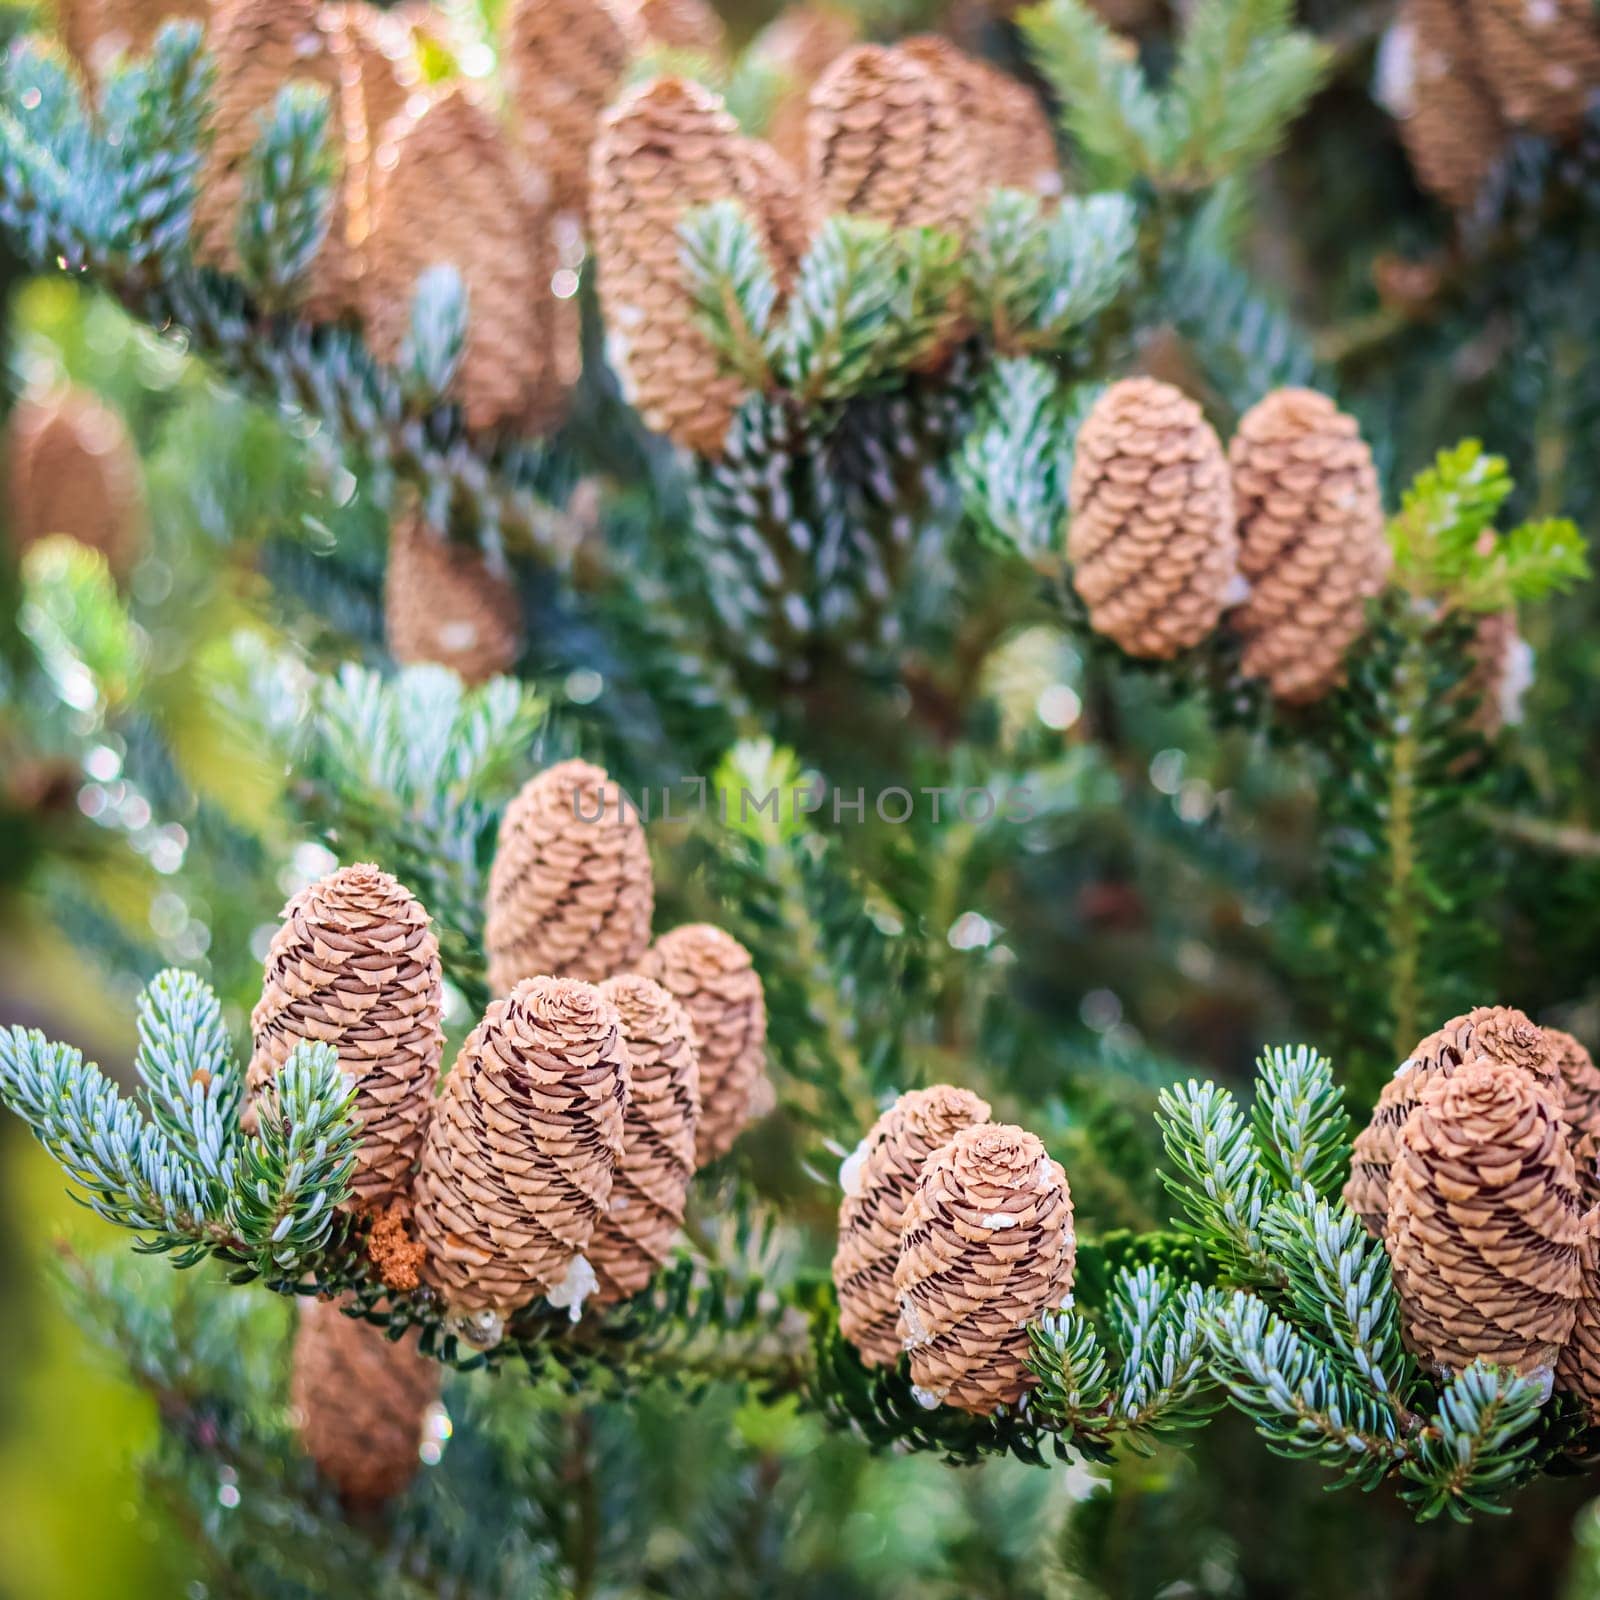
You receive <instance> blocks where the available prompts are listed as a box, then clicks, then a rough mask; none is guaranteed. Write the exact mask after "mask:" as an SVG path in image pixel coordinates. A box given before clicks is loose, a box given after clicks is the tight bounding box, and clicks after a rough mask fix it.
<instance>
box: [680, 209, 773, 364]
mask: <svg viewBox="0 0 1600 1600" xmlns="http://www.w3.org/2000/svg"><path fill="white" fill-rule="evenodd" d="M678 237H679V239H680V240H681V241H682V246H683V248H682V252H681V254H682V259H683V269H684V273H685V275H686V278H687V282H688V289H689V297H690V299H691V300H692V301H693V302H694V307H695V312H696V314H697V316H698V318H699V321H700V326H701V329H702V330H703V331H704V333H705V335H706V337H707V338H708V339H710V341H711V344H712V347H713V348H714V349H715V350H716V351H717V353H718V354H719V355H720V356H721V357H722V359H723V361H724V363H725V364H726V365H727V367H728V370H729V371H730V372H734V373H737V374H738V376H739V377H741V378H743V379H744V381H745V382H746V383H747V384H749V385H750V387H751V388H752V389H754V390H756V391H757V392H758V393H760V392H763V391H765V390H767V389H769V388H770V387H771V386H772V358H773V354H774V352H773V349H772V344H771V339H772V330H773V313H774V311H775V309H776V307H777V303H778V284H777V280H776V278H775V277H774V276H773V271H772V265H771V263H770V262H769V261H768V260H767V255H766V251H765V250H763V249H762V247H761V239H760V236H759V235H758V234H757V232H756V229H755V226H754V224H753V223H752V222H751V220H750V218H749V217H748V216H747V215H746V214H745V211H744V208H743V207H742V206H741V205H740V204H739V203H738V202H737V201H736V200H719V201H717V202H716V203H715V204H714V205H709V206H701V207H700V208H699V209H697V210H694V211H691V212H689V214H688V215H687V216H686V217H685V218H684V219H683V221H682V222H681V223H679V225H678Z"/></svg>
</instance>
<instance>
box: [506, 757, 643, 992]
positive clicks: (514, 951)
mask: <svg viewBox="0 0 1600 1600" xmlns="http://www.w3.org/2000/svg"><path fill="white" fill-rule="evenodd" d="M654 911H655V884H654V881H653V879H652V878H651V875H650V849H649V846H648V845H647V844H646V843H645V837H644V825H643V823H641V822H640V820H639V813H638V811H637V810H635V808H634V806H633V804H632V802H631V801H630V800H629V799H628V797H627V796H626V795H625V794H624V793H623V791H622V789H621V788H620V787H619V786H618V785H617V784H615V783H613V782H612V781H611V779H610V778H609V777H608V776H607V775H606V773H605V772H604V770H603V769H601V768H600V767H596V766H591V765H590V764H589V763H588V762H587V761H563V762H561V763H559V765H557V766H554V767H550V768H548V769H547V770H546V771H544V772H541V773H540V774H539V775H538V776H537V777H535V778H530V779H529V780H528V782H527V783H525V784H524V785H523V786H522V789H521V791H520V792H519V793H518V795H517V797H516V798H515V799H514V800H513V801H512V802H511V804H510V805H509V806H508V807H507V808H506V814H505V816H504V817H503V818H502V819H501V822H500V838H499V842H498V843H497V844H496V846H495V852H494V862H493V864H492V865H491V866H490V868H489V908H488V924H487V928H486V930H485V942H486V944H487V946H488V952H489V987H490V988H491V989H492V990H494V992H495V993H496V994H504V993H506V992H507V991H508V990H509V989H510V988H511V987H512V985H513V984H515V983H518V982H520V981H521V980H522V979H523V978H531V977H535V976H538V975H541V974H545V973H549V974H551V975H552V976H554V977H558V978H585V979H588V980H589V981H591V982H594V983H598V982H599V981H600V980H601V979H602V978H609V977H611V976H612V975H613V974H615V973H618V972H626V971H628V970H630V969H632V968H633V967H634V966H635V963H636V962H637V961H638V959H639V957H640V956H642V955H643V954H644V952H645V947H646V946H647V945H648V944H649V943H650V918H651V916H652V915H653V914H654Z"/></svg>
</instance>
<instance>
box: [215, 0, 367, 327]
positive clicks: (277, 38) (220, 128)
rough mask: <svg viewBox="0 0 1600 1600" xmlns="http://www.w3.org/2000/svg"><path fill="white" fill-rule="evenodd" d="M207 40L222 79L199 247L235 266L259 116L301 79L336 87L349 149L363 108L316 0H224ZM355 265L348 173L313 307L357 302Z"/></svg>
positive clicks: (319, 264) (311, 284)
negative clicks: (352, 98) (352, 96)
mask: <svg viewBox="0 0 1600 1600" xmlns="http://www.w3.org/2000/svg"><path fill="white" fill-rule="evenodd" d="M209 42H210V46H211V52H212V57H213V60H214V61H215V64H216V86H215V89H214V90H213V93H212V98H211V105H212V118H211V148H210V151H209V154H208V155H207V158H206V164H205V167H204V169H203V170H202V172H201V175H200V182H199V189H198V193H197V194H196V197H195V208H194V249H195V255H196V257H197V258H198V259H199V260H200V261H202V262H204V263H206V264H207V265H209V266H214V267H217V268H219V269H221V270H222V271H224V272H236V271H237V270H238V266H239V258H238V252H237V250H236V249H235V246H234V235H235V231H236V229H237V228H238V223H239V207H240V203H241V201H242V200H243V197H244V185H245V172H246V168H247V165H248V163H249V159H250V155H251V152H252V150H253V149H254V147H255V143H256V140H257V138H258V137H259V136H260V131H261V118H262V117H263V116H264V115H268V114H270V113H271V111H272V109H273V107H274V105H275V104H276V102H277V98H278V93H279V91H280V90H281V89H283V88H284V86H285V85H287V84H289V83H296V82H304V83H312V84H318V85H321V86H322V87H323V88H325V89H327V90H328V92H329V94H330V96H331V97H332V103H331V106H330V113H331V118H332V123H333V126H334V128H335V129H344V130H345V138H344V141H343V145H342V147H341V154H342V149H343V148H346V147H348V146H349V144H350V143H351V139H350V134H349V128H350V126H351V123H352V120H355V121H357V122H358V121H359V120H360V112H359V110H353V109H352V108H351V107H350V105H349V104H348V102H347V96H348V94H349V92H350V91H349V86H348V84H347V82H346V78H345V73H344V69H343V64H342V61H341V59H340V57H339V55H338V53H337V52H336V51H335V50H334V49H333V48H332V47H331V45H330V42H329V39H328V37H327V35H326V34H324V33H323V31H322V29H321V27H320V26H319V16H318V8H317V6H316V4H315V0H217V4H216V6H215V8H214V9H213V12H212V20H211V29H210V37H209ZM356 268H357V260H356V257H355V255H354V253H353V252H352V250H351V247H350V237H349V215H348V195H347V193H346V189H345V184H344V181H343V174H342V172H341V177H340V182H339V185H338V187H337V188H336V189H335V191H334V198H333V204H332V215H331V216H330V218H329V222H328V236H327V239H326V240H325V242H324V243H323V246H322V249H321V251H320V252H319V254H318V256H317V259H316V261H315V262H314V263H313V264H312V267H311V271H310V275H309V278H308V281H307V284H306V289H305V303H304V308H303V309H304V310H305V313H306V315H307V316H309V317H311V318H313V319H316V320H328V319H332V318H334V317H338V316H340V315H342V314H343V313H344V312H346V311H348V310H350V309H352V308H353V306H354V305H355V300H356Z"/></svg>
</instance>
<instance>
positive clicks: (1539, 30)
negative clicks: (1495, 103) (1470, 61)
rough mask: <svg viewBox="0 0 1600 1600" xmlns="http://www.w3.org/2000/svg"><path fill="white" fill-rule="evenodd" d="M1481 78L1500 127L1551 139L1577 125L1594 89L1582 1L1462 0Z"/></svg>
mask: <svg viewBox="0 0 1600 1600" xmlns="http://www.w3.org/2000/svg"><path fill="white" fill-rule="evenodd" d="M1468 5H1469V12H1470V15H1471V18H1472V28H1473V30H1474V32H1475V33H1476V35H1477V44H1478V52H1479V62H1480V64H1481V66H1482V69H1483V76H1484V78H1485V79H1486V80H1487V81H1488V84H1489V87H1490V88H1491V89H1493V91H1494V93H1495V95H1496V97H1497V98H1498V99H1499V101H1500V109H1501V111H1503V112H1504V113H1505V116H1506V120H1507V121H1508V122H1513V123H1517V124H1519V125H1521V126H1525V127H1529V128H1532V129H1534V130H1535V131H1536V132H1538V133H1542V134H1546V135H1548V136H1549V137H1550V138H1552V139H1566V138H1569V137H1571V135H1573V134H1575V133H1576V132H1577V131H1578V129H1579V128H1580V127H1582V125H1583V120H1584V116H1585V114H1586V112H1587V111H1588V107H1589V100H1590V97H1591V95H1592V94H1593V93H1594V91H1595V89H1596V88H1600V23H1597V22H1596V20H1595V14H1594V10H1593V7H1592V6H1591V5H1590V3H1589V0H1533V3H1531V0H1468Z"/></svg>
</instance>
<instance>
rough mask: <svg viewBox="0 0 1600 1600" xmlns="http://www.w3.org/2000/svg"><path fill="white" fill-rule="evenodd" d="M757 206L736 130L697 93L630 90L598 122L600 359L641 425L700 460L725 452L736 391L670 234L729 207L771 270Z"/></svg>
mask: <svg viewBox="0 0 1600 1600" xmlns="http://www.w3.org/2000/svg"><path fill="white" fill-rule="evenodd" d="M762 196H763V187H762V180H761V178H760V176H759V174H758V173H757V172H756V171H755V170H754V168H753V167H752V164H751V161H750V155H749V151H748V149H747V147H746V141H745V140H744V138H743V137H742V136H741V135H740V132H739V125H738V124H737V123H736V122H735V121H734V119H733V118H732V117H731V116H730V115H729V114H728V111H727V109H726V107H725V106H724V105H723V104H722V102H721V100H720V99H718V98H717V96H715V95H714V94H712V93H711V92H710V91H709V90H706V89H703V88H701V87H700V85H698V84H695V83H690V82H689V81H688V80H686V79H683V78H675V77H667V78H656V79H654V80H652V81H651V82H649V83H643V84H637V85H635V86H634V87H633V88H631V89H629V90H628V91H627V92H626V93H625V94H624V95H623V96H622V98H621V99H620V100H619V101H618V102H617V103H616V105H615V106H613V107H612V108H611V110H609V111H608V112H607V113H606V114H605V117H604V118H603V119H602V121H601V125H600V133H599V137H598V138H597V139H596V141H595V146H594V157H593V165H592V168H591V182H590V196H589V201H590V222H591V225H592V230H593V236H594V252H595V265H596V269H597V272H598V278H599V284H598V287H599V294H600V305H601V309H602V312H603V313H604V317H605V325H606V354H607V357H608V359H609V361H610V363H611V366H612V369H613V370H614V371H615V372H616V374H617V378H618V380H619V381H620V383H621V385H622V389H623V393H624V395H625V397H626V398H627V399H628V401H629V403H630V404H631V405H632V406H633V407H634V408H635V410H637V411H638V413H639V415H640V417H641V418H642V419H643V421H644V423H645V426H646V427H648V428H650V429H652V430H653V431H654V432H656V433H664V434H666V435H667V437H668V438H670V439H672V440H674V441H676V442H677V443H678V444H680V445H683V446H684V447H685V448H686V449H689V450H694V451H697V452H698V453H700V454H701V455H705V456H715V455H718V454H720V453H721V448H722V443H723V439H724V437H725V436H726V434H727V432H728V426H729V424H730V422H731V421H732V420H733V414H734V412H735V410H737V408H738V406H739V402H740V401H741V400H742V399H743V397H744V385H743V383H742V381H741V380H740V379H739V378H737V377H735V376H733V375H732V374H730V373H727V372H725V371H724V370H723V367H722V363H721V360H720V358H719V357H718V355H717V352H716V350H715V348H714V347H713V345H712V343H711V341H710V339H709V338H708V337H707V336H706V334H705V333H704V332H703V331H702V329H701V327H700V325H699V321H698V319H697V317H696V313H695V309H694V304H693V301H692V300H691V298H690V294H689V287H688V280H687V277H686V275H685V269H684V264H683V244H682V240H681V239H680V238H679V237H678V227H679V224H680V223H681V222H682V221H683V219H684V217H685V216H686V215H687V214H688V213H689V212H690V211H693V210H695V209H696V208H698V207H700V206H704V205H709V204H711V203H712V202H714V201H717V200H734V201H737V202H739V203H740V204H741V205H742V206H743V207H744V210H745V213H746V215H747V216H748V217H749V218H750V219H751V221H752V222H753V223H754V224H755V225H756V229H757V232H758V234H760V235H761V242H762V244H763V245H764V246H765V247H766V248H767V254H768V258H769V260H771V261H773V262H774V263H776V262H777V261H778V260H779V258H780V252H779V251H777V250H776V249H774V248H773V247H772V241H771V237H770V232H769V229H768V225H767V215H766V211H765V208H764V206H763V200H762Z"/></svg>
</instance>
